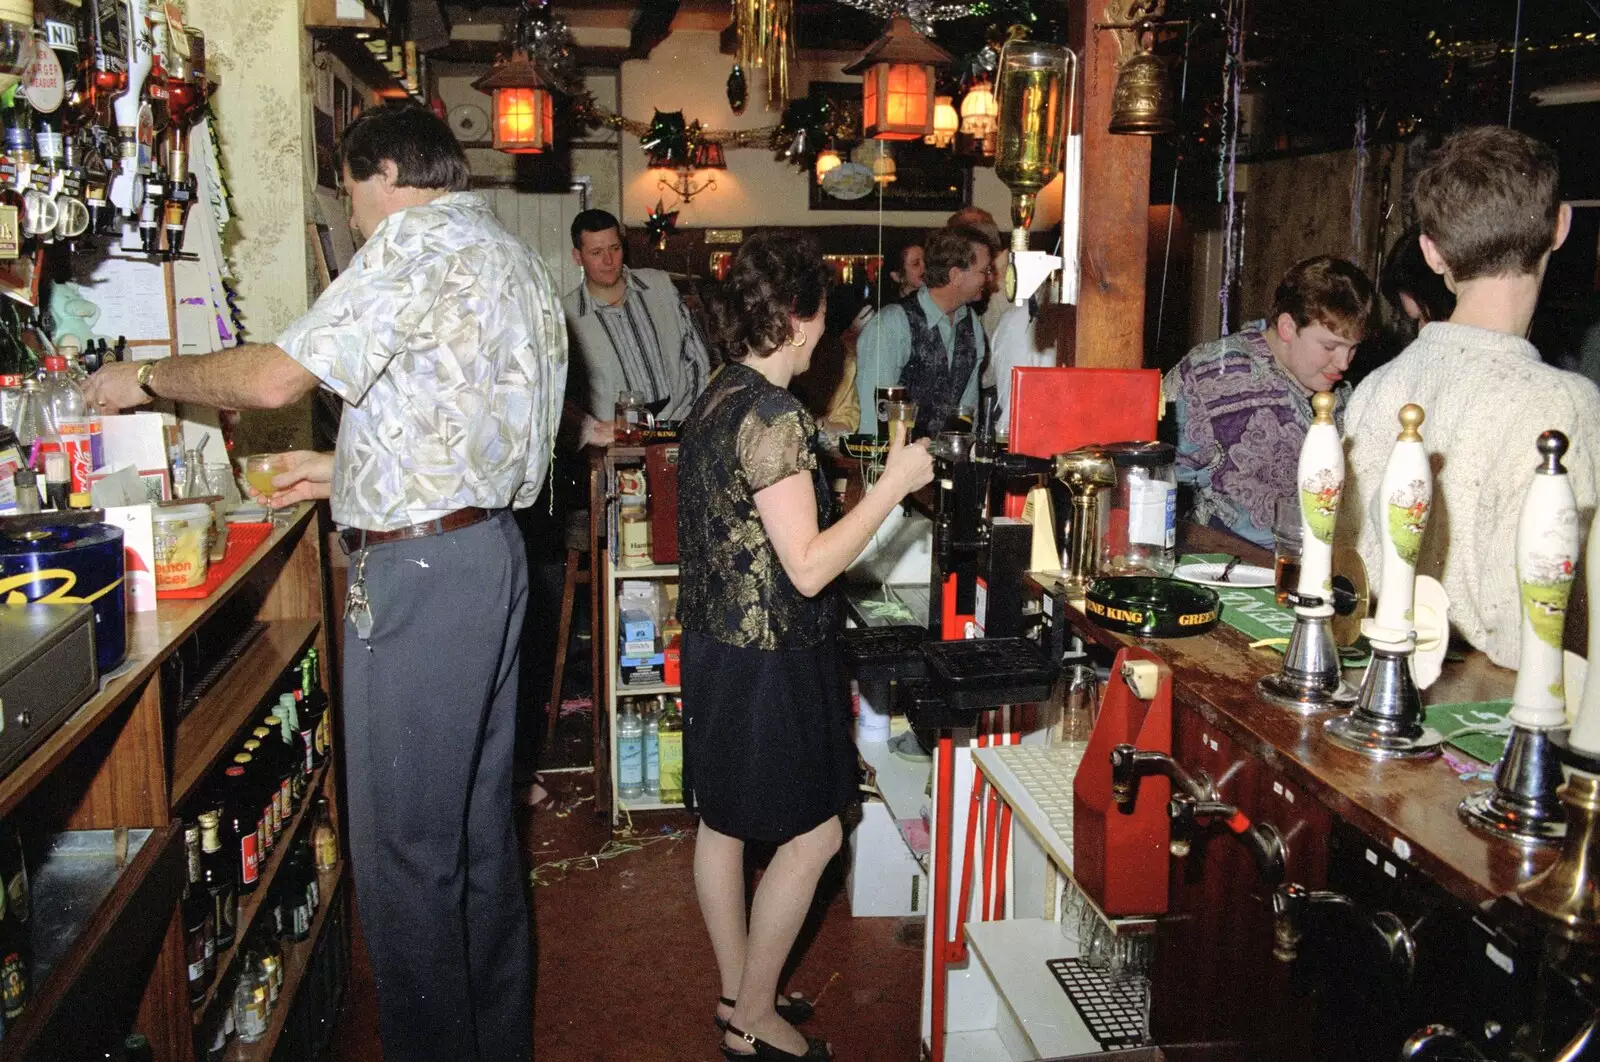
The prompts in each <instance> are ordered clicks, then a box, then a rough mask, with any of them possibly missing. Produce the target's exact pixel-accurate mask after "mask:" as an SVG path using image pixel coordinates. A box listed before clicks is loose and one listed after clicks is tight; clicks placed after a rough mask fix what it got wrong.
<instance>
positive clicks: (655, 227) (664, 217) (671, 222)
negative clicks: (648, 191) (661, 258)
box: [644, 199, 678, 251]
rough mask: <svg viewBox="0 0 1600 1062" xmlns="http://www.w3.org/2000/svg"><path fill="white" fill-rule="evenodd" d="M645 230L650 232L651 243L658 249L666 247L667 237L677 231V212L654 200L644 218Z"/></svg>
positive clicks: (662, 249) (663, 249)
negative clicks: (653, 204)
mask: <svg viewBox="0 0 1600 1062" xmlns="http://www.w3.org/2000/svg"><path fill="white" fill-rule="evenodd" d="M644 227H645V231H646V232H648V233H650V240H651V243H652V244H653V245H654V246H655V249H656V250H658V251H665V250H666V249H667V237H668V236H671V235H672V234H673V233H675V232H677V231H678V212H677V211H676V210H668V209H667V208H666V206H665V205H664V204H663V203H662V202H661V200H659V199H657V200H656V205H655V206H653V207H651V208H650V213H649V214H648V215H647V216H646V217H645V219H644Z"/></svg>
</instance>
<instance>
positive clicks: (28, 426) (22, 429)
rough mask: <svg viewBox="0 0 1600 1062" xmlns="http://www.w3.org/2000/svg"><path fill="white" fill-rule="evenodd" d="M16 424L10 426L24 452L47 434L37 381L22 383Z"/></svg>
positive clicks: (42, 403)
mask: <svg viewBox="0 0 1600 1062" xmlns="http://www.w3.org/2000/svg"><path fill="white" fill-rule="evenodd" d="M15 419H16V423H15V424H9V425H7V427H9V428H10V429H11V430H12V431H14V432H16V433H17V442H18V443H20V444H21V445H22V449H23V450H24V452H26V451H28V450H31V449H32V448H33V444H34V443H35V442H37V441H38V439H39V437H40V436H41V435H44V434H47V433H46V430H45V421H44V402H43V401H42V399H41V396H40V394H39V382H38V381H37V380H32V379H29V380H24V381H22V397H21V398H20V399H19V400H18V401H17V412H16V418H15Z"/></svg>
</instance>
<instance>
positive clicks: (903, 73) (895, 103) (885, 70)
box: [844, 15, 950, 140]
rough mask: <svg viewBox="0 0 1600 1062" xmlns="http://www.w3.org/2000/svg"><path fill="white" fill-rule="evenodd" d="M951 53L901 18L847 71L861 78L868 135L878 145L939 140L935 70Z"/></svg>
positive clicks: (863, 124)
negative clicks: (935, 136) (881, 142)
mask: <svg viewBox="0 0 1600 1062" xmlns="http://www.w3.org/2000/svg"><path fill="white" fill-rule="evenodd" d="M949 62H950V53H949V52H947V51H945V50H944V49H943V48H941V47H939V46H938V45H937V44H934V43H933V42H932V41H930V40H928V38H926V37H924V36H923V35H922V34H920V33H918V32H917V31H916V29H915V28H914V27H913V26H912V25H911V20H910V19H908V18H906V17H905V16H904V15H897V16H895V18H894V20H893V21H892V22H890V23H889V29H888V30H887V31H886V32H885V33H884V35H883V36H882V37H879V38H878V39H877V40H876V41H873V42H872V44H871V45H869V46H868V47H867V50H866V51H864V52H862V53H861V54H860V55H859V56H857V57H856V60H855V62H853V63H851V64H850V65H849V66H847V67H845V68H844V72H845V73H847V74H860V75H861V103H862V114H861V125H862V130H861V131H862V135H864V136H868V137H873V138H875V139H877V140H920V139H922V138H923V137H926V136H931V135H932V134H933V90H934V67H936V66H943V65H945V64H946V63H949Z"/></svg>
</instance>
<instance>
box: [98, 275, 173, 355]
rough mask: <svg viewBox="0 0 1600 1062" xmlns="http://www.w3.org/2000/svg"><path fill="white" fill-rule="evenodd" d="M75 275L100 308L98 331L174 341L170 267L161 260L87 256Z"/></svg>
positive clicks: (137, 339)
mask: <svg viewBox="0 0 1600 1062" xmlns="http://www.w3.org/2000/svg"><path fill="white" fill-rule="evenodd" d="M74 279H76V280H77V282H78V284H79V286H80V287H82V288H83V297H84V298H85V299H87V300H89V301H90V302H92V303H94V304H95V305H96V306H98V307H99V308H100V318H99V320H97V321H96V322H95V326H94V327H95V333H96V334H97V335H102V336H127V337H128V341H129V342H130V343H151V342H155V343H159V342H169V343H170V342H171V340H172V330H171V328H170V327H169V324H168V320H167V307H168V300H167V281H166V271H165V270H164V269H162V267H161V263H160V262H159V261H154V260H152V259H150V258H147V257H139V258H124V257H121V256H120V255H118V254H117V253H115V252H113V253H111V254H107V255H104V256H102V257H99V258H86V259H84V260H83V261H82V264H81V265H80V267H79V268H78V270H77V275H76V277H75V278H74ZM169 353H170V352H169Z"/></svg>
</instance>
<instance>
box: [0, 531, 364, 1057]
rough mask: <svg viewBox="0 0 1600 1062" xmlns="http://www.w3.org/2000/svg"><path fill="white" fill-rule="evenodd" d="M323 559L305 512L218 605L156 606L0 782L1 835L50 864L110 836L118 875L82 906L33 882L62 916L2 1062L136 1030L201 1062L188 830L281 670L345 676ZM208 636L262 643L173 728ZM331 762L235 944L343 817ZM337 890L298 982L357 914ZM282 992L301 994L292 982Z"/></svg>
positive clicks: (266, 1046) (39, 922)
mask: <svg viewBox="0 0 1600 1062" xmlns="http://www.w3.org/2000/svg"><path fill="white" fill-rule="evenodd" d="M325 541H326V532H325V526H324V517H323V515H322V514H321V511H320V510H319V509H318V508H314V507H311V506H301V507H300V508H299V509H297V510H294V511H293V512H292V514H291V517H290V519H289V520H288V521H287V522H286V524H285V525H284V526H280V527H277V528H275V529H274V531H273V533H272V534H271V535H270V536H269V537H268V538H267V539H266V540H265V541H264V542H263V543H262V544H261V545H260V546H258V547H257V548H256V550H255V552H254V554H253V555H252V556H251V557H250V559H249V560H248V561H247V562H246V563H245V564H244V565H242V566H241V567H240V569H239V570H238V571H237V572H235V573H234V574H233V575H232V576H230V577H229V579H227V580H226V581H225V582H224V583H223V584H222V586H221V587H219V588H218V589H217V590H216V591H215V592H214V593H213V594H212V595H211V596H210V597H208V598H205V599H203V600H184V601H162V602H161V603H160V605H159V607H158V609H157V610H156V611H155V612H145V613H134V614H132V615H130V617H129V620H128V656H127V660H126V661H125V662H124V664H123V665H122V666H121V667H120V668H118V669H117V671H115V672H113V674H112V676H111V677H110V678H107V679H102V682H101V688H100V690H99V692H98V693H97V694H96V695H95V696H94V697H92V698H90V699H89V701H88V702H86V703H85V704H84V705H83V706H82V707H80V708H79V709H78V710H77V711H76V712H75V713H74V714H73V715H72V716H71V717H70V718H69V719H67V720H66V722H65V723H64V724H63V725H62V726H61V727H60V728H58V729H57V730H56V731H55V732H54V733H52V734H51V736H50V737H49V738H48V739H47V740H46V741H45V742H44V743H43V744H42V745H41V746H40V747H39V748H37V749H36V750H34V752H33V753H32V754H31V755H30V756H28V758H27V759H25V760H24V761H23V762H22V763H21V764H19V765H18V766H17V768H16V769H15V770H13V771H12V772H11V773H10V774H9V775H7V776H6V777H5V778H4V779H0V817H4V818H6V819H9V820H12V821H14V822H16V823H17V824H18V825H19V828H20V829H21V830H22V832H23V835H24V837H25V838H26V839H28V840H29V841H30V850H37V849H39V848H40V847H44V845H43V844H42V842H43V841H45V840H49V841H50V842H51V843H50V845H49V847H50V848H51V851H52V852H60V851H64V850H68V849H70V848H71V844H70V842H72V841H73V840H74V838H77V839H83V838H87V837H89V836H91V835H90V834H87V833H80V832H78V831H105V834H103V835H100V834H96V835H93V836H95V837H96V838H105V837H108V838H110V842H109V843H110V848H109V851H110V852H112V853H113V854H112V855H110V856H108V857H106V862H107V863H108V864H110V866H111V867H112V869H111V870H110V871H109V872H102V873H101V874H100V877H99V880H98V884H97V885H96V886H95V887H94V888H93V889H92V890H90V892H89V893H88V894H87V895H84V894H80V893H79V892H77V891H73V892H72V893H71V895H70V896H69V895H68V894H67V891H66V890H68V889H69V888H70V889H74V890H75V889H76V888H77V886H73V885H70V884H59V883H58V879H59V880H63V881H64V880H66V877H70V876H62V875H57V874H55V873H54V869H55V868H54V866H53V864H54V862H55V860H56V856H55V855H52V856H51V857H50V859H48V860H46V861H45V862H43V863H39V864H36V865H34V866H31V867H30V870H31V871H32V872H33V873H34V875H35V878H36V880H35V882H34V892H35V895H34V899H33V906H34V909H35V910H36V911H44V910H48V909H50V908H51V907H52V905H53V904H54V906H55V907H58V908H60V909H61V910H59V911H56V912H55V914H56V915H57V917H54V918H51V919H46V918H43V917H40V918H36V919H35V920H34V923H33V927H34V932H35V935H36V939H35V952H36V954H42V955H44V956H45V957H46V958H47V960H48V964H49V968H48V969H47V970H46V969H42V968H41V970H40V971H39V973H40V976H36V977H35V979H34V982H33V984H32V985H31V986H30V987H31V993H30V999H29V1002H28V1005H27V1008H26V1009H25V1010H24V1012H23V1014H22V1015H21V1017H20V1018H18V1019H16V1020H15V1021H13V1022H10V1023H8V1026H7V1028H6V1030H5V1032H6V1035H5V1039H4V1040H0V1062H12V1060H14V1059H16V1060H21V1059H27V1060H29V1062H34V1060H40V1062H52V1060H56V1059H60V1060H63V1062H69V1060H70V1062H78V1060H82V1059H92V1058H100V1057H104V1052H105V1051H106V1050H107V1049H108V1048H109V1047H110V1046H111V1045H113V1044H115V1043H120V1041H121V1038H122V1036H123V1035H125V1034H126V1033H127V1032H129V1031H130V1030H134V1029H137V1030H138V1031H140V1032H143V1033H144V1034H145V1035H146V1036H148V1037H149V1038H150V1041H151V1046H152V1049H153V1053H154V1056H155V1059H156V1060H157V1062H192V1060H193V1059H194V1057H195V1055H194V1051H195V1044H194V1029H195V1024H196V1021H197V1020H198V1019H197V1018H196V1016H195V1013H194V1012H191V1010H190V1007H189V1005H188V979H187V964H186V962H185V956H184V940H183V926H182V921H181V913H180V911H179V900H180V898H181V896H182V893H183V888H184V883H185V881H186V866H185V859H184V851H183V824H182V820H181V818H180V817H179V816H180V815H183V814H192V809H191V808H189V806H188V805H189V803H191V801H192V798H193V796H194V795H195V794H197V793H198V792H200V790H201V788H202V787H203V786H204V784H205V783H206V781H207V780H208V779H209V778H211V777H213V774H214V772H215V771H217V770H220V767H221V764H222V762H223V760H224V757H225V756H226V754H228V753H229V752H230V751H231V750H232V749H233V748H234V747H235V745H236V744H237V742H238V740H239V739H240V737H241V731H243V730H244V728H245V727H246V725H247V724H249V723H250V722H251V721H252V720H254V719H256V718H258V717H259V716H260V714H261V710H262V709H263V707H264V704H263V701H264V700H265V699H266V698H267V697H268V696H269V695H270V694H271V693H272V692H273V691H274V690H275V689H279V688H283V686H285V685H287V683H286V681H285V679H286V675H285V672H286V670H287V669H288V668H289V667H290V666H292V665H293V663H294V662H295V661H296V660H297V659H298V658H299V656H300V655H301V654H302V653H304V651H305V650H306V649H308V648H310V647H312V646H315V647H316V648H317V649H318V651H319V654H320V655H321V659H322V661H323V674H324V677H325V680H328V681H330V682H331V681H332V680H333V677H334V676H336V675H337V662H336V661H335V660H334V659H332V658H331V657H330V656H329V652H328V650H329V648H330V645H329V639H328V632H327V627H326V623H325V616H326V601H327V598H328V587H327V585H326V576H325V568H324V565H323V543H324V542H325ZM224 610H226V611H224ZM212 620H215V621H216V622H215V623H213V624H212V625H211V626H210V627H208V628H206V632H207V638H208V640H209V641H211V642H212V643H214V642H215V641H216V640H217V638H219V637H222V636H223V635H222V633H221V632H220V630H219V628H221V627H230V626H231V625H232V624H234V623H235V622H237V623H238V624H239V625H240V629H243V628H245V627H249V626H251V625H253V624H260V625H263V629H262V630H261V633H260V634H259V635H258V636H256V637H255V638H254V639H253V640H251V641H250V642H249V643H248V644H247V645H246V646H245V647H244V649H243V651H242V653H241V654H240V655H239V656H238V658H237V659H235V660H234V661H233V663H232V664H231V665H230V666H229V667H228V669H227V670H226V671H225V672H224V673H223V674H222V676H221V677H220V679H218V680H217V681H216V682H215V684H214V685H212V686H211V687H210V688H209V689H208V690H206V692H205V693H204V694H202V695H201V696H200V698H199V700H198V701H197V702H195V704H194V705H193V707H192V708H191V709H190V710H189V712H188V713H187V714H185V715H184V717H183V718H182V719H177V718H175V717H174V716H175V714H176V709H175V707H173V706H175V705H176V703H177V700H178V698H177V696H176V695H175V691H174V690H170V689H169V690H163V688H162V687H163V683H166V682H169V681H173V678H172V676H171V675H170V674H169V671H168V669H164V668H163V667H162V664H163V663H164V662H165V661H167V660H168V658H170V657H173V656H174V655H175V654H177V653H178V652H179V651H180V649H181V648H182V647H183V646H184V644H185V642H186V641H187V640H188V639H189V638H190V636H191V635H195V634H196V633H197V632H199V631H200V630H201V628H202V625H204V624H206V623H207V622H208V621H212ZM174 670H175V669H174ZM329 692H330V693H333V694H334V696H332V698H331V700H330V704H331V710H332V711H333V712H334V716H333V728H334V732H335V734H336V735H337V733H338V731H339V726H338V721H339V716H338V698H337V695H336V691H333V690H330V691H329ZM334 747H335V751H336V756H335V758H334V759H332V760H330V761H329V762H328V763H326V764H324V765H323V766H322V767H321V768H319V773H318V774H317V775H316V776H315V777H314V779H313V786H314V788H313V789H312V790H311V791H310V792H309V793H308V795H307V798H306V800H305V802H304V803H303V805H302V807H301V809H300V811H299V812H298V814H297V816H296V817H295V819H294V820H293V821H292V822H291V823H290V825H289V826H288V827H287V828H286V830H285V832H284V833H283V834H282V836H281V838H280V842H279V844H278V845H275V846H274V849H273V858H272V859H271V860H269V862H268V864H267V865H266V867H265V868H264V869H263V872H262V876H261V879H260V884H259V885H258V886H257V889H256V890H255V892H253V893H252V894H251V895H250V896H249V897H247V898H246V899H245V900H244V902H243V903H242V904H241V906H240V926H239V928H240V933H241V939H242V936H243V933H244V932H246V931H247V930H248V929H249V927H250V926H251V925H252V924H254V922H255V921H256V918H257V916H258V915H259V914H260V912H261V910H262V908H263V905H264V901H265V898H266V895H267V891H268V890H269V889H270V887H271V883H272V880H273V879H274V878H275V876H276V874H277V871H278V868H279V866H280V865H281V863H282V854H283V853H284V852H285V851H287V850H288V847H289V846H288V842H289V841H290V840H291V839H293V838H294V837H296V836H298V835H300V834H301V833H303V832H304V830H305V829H306V828H307V823H308V822H309V821H310V820H311V819H312V817H313V816H312V815H311V814H308V812H310V811H311V810H312V809H313V808H314V806H315V797H316V795H318V794H324V795H326V796H328V798H329V802H330V804H331V805H332V806H333V808H334V810H335V812H336V813H337V810H338V807H339V787H338V762H337V750H338V747H339V746H338V741H337V737H336V740H335V746H334ZM126 839H133V841H134V842H136V843H129V842H128V841H127V840H126ZM124 846H125V847H126V851H127V853H128V854H127V855H126V857H125V858H123V857H122V855H121V854H122V852H123V849H124ZM102 870H103V871H104V868H102ZM343 875H344V864H342V863H341V864H340V865H339V866H338V867H337V868H336V869H335V870H334V871H333V872H332V873H331V874H330V875H328V876H327V877H326V878H325V879H324V882H323V904H322V907H321V909H320V910H319V915H318V923H317V926H318V929H317V933H316V934H314V935H313V937H312V939H311V940H310V941H307V942H306V943H304V944H300V945H296V946H294V947H293V949H292V950H293V951H294V952H295V954H296V955H297V956H298V959H297V961H298V962H299V964H300V967H301V968H303V967H304V966H305V964H306V963H308V962H309V961H310V959H311V946H312V945H313V944H314V942H315V941H317V940H319V939H320V938H321V936H322V935H323V932H324V927H325V926H326V925H327V924H328V920H329V912H330V911H331V909H332V907H333V905H334V904H335V903H344V902H345V896H346V891H345V890H343V889H342V888H341V884H342V878H343ZM46 923H48V924H46ZM340 924H347V922H345V920H343V919H341V920H340ZM41 933H47V934H48V936H47V937H46V939H44V940H40V939H38V935H39V934H41ZM236 952H237V949H236V948H233V949H229V951H227V952H225V953H223V955H221V956H219V957H218V960H219V964H218V980H219V981H221V980H224V979H225V978H226V974H227V972H228V971H229V970H230V968H231V967H232V965H233V964H234V959H235V955H236ZM301 953H303V954H301ZM341 954H342V952H341ZM42 965H43V964H41V966H42ZM286 974H288V975H289V976H293V973H292V970H286ZM294 983H295V984H298V981H296V982H294ZM294 991H295V989H293V988H291V987H290V980H289V979H288V976H286V980H285V986H284V992H285V993H286V996H285V997H280V1000H279V1004H278V1006H279V1007H280V1008H281V1009H282V1010H283V1011H284V1012H285V1013H287V1011H288V1010H289V1009H290V1007H291V1006H292V1004H293V1001H294V998H295V997H294V994H293V993H294ZM218 992H219V989H217V988H216V987H213V988H212V990H211V991H210V992H208V994H207V997H206V1001H205V1003H206V1005H207V1006H214V1005H215V1004H216V1003H217V998H216V997H217V995H218ZM199 1013H200V1014H202V1015H203V1014H204V1007H203V1008H202V1009H201V1011H200V1012H199ZM278 1029H281V1022H279V1023H278V1024H276V1025H275V1026H274V1031H273V1032H272V1033H271V1035H269V1037H268V1038H267V1039H266V1040H264V1041H262V1043H261V1044H257V1045H252V1052H253V1053H252V1054H250V1055H248V1056H245V1057H261V1058H267V1057H270V1054H271V1051H272V1048H273V1043H274V1039H273V1038H274V1037H275V1036H276V1035H277V1031H276V1030H278Z"/></svg>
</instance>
